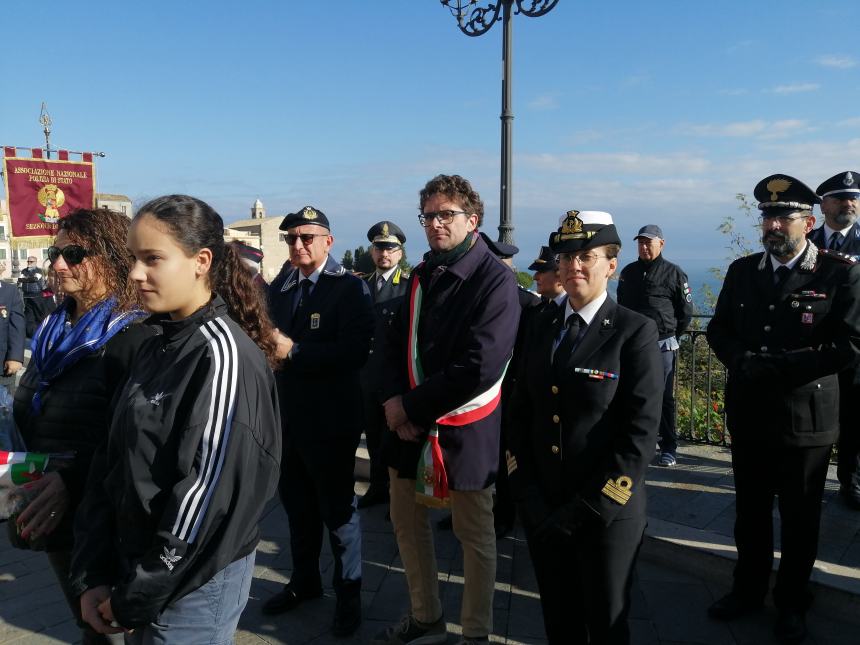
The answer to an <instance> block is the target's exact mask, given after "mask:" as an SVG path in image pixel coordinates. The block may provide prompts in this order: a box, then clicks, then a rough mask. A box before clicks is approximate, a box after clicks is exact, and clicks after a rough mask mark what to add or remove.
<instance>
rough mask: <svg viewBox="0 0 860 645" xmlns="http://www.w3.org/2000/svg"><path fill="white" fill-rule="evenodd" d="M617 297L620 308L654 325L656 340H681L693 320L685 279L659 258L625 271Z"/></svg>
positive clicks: (640, 261)
mask: <svg viewBox="0 0 860 645" xmlns="http://www.w3.org/2000/svg"><path fill="white" fill-rule="evenodd" d="M616 295H617V296H618V304H619V305H621V306H622V307H627V308H628V309H632V310H633V311H638V312H639V313H640V314H643V315H645V316H648V317H649V318H650V319H651V320H653V321H654V322H655V323H657V334H658V337H659V340H663V339H664V338H669V337H670V336H675V337H678V336H680V335H681V334H683V333H684V331H685V330H686V329H687V327H688V326H689V324H690V321H691V320H692V319H693V296H692V294H691V293H690V285H689V284H688V283H687V276H686V274H685V273H684V272H683V271H682V270H681V268H680V267H679V266H678V265H677V264H672V263H671V262H669V261H668V260H666V259H664V258H663V256H662V254H661V255H658V256H657V258H656V259H655V260H653V261H652V262H643V261H642V260H636V261H635V262H631V263H630V264H628V265H627V266H626V267H624V269H622V271H621V275H620V276H619V277H618V291H617V293H616Z"/></svg>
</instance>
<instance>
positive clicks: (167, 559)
mask: <svg viewBox="0 0 860 645" xmlns="http://www.w3.org/2000/svg"><path fill="white" fill-rule="evenodd" d="M158 557H159V558H161V561H162V562H163V563H164V564H165V565H166V566H167V568H168V570H170V571H173V567H174V566H176V563H177V562H179V561H180V560H181V559H182V556H181V555H176V548H173V549H168V548H167V547H164V554H163V555H160V556H158Z"/></svg>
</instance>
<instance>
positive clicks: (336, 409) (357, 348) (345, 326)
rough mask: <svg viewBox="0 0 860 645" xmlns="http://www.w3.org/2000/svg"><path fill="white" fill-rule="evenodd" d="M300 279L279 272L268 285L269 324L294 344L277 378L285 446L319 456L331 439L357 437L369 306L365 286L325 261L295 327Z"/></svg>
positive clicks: (369, 333)
mask: <svg viewBox="0 0 860 645" xmlns="http://www.w3.org/2000/svg"><path fill="white" fill-rule="evenodd" d="M298 278H299V270H298V269H296V268H292V267H290V266H289V265H285V266H284V269H283V270H282V271H281V273H280V275H278V277H276V278H275V279H274V280H273V281H272V284H270V285H269V310H270V312H271V315H272V320H273V321H274V323H275V325H276V326H277V327H278V328H279V329H280V330H281V331H282V332H283V333H285V334H286V335H287V336H289V337H290V338H291V339H292V340H293V341H294V342H295V346H294V347H293V351H292V354H291V357H290V358H289V359H288V360H286V361H284V363H283V366H282V368H281V369H279V370H278V372H277V374H276V376H277V380H278V388H279V389H278V392H279V393H280V395H281V400H282V401H283V407H282V408H281V414H282V415H283V417H284V418H283V422H284V442H285V447H286V448H290V447H291V446H293V445H301V446H302V447H303V449H304V450H305V451H308V450H310V451H312V452H314V453H320V454H323V455H324V454H325V453H326V450H327V447H326V443H327V442H328V441H329V440H330V439H334V438H350V439H355V440H356V441H357V440H358V438H359V436H360V435H361V429H362V426H363V425H364V424H363V420H362V419H363V417H362V403H361V387H360V384H359V383H360V380H359V370H360V369H361V367H362V365H364V363H365V362H366V361H367V355H368V352H369V350H370V339H371V336H372V335H373V325H374V320H373V303H372V302H371V299H370V292H369V291H368V288H367V285H366V284H365V283H364V282H363V281H362V280H361V279H360V278H357V277H355V276H354V275H352V274H350V273H348V272H347V271H346V270H345V269H344V268H343V267H342V266H340V265H339V264H338V263H337V262H335V261H334V259H332V257H331V256H329V258H328V260H327V261H326V264H325V267H324V268H323V271H322V273H321V274H320V277H319V281H318V282H317V284H316V286H315V287H314V289H313V291H311V293H310V296H309V298H308V303H307V306H305V307H304V315H303V316H301V315H300V316H299V318H300V319H298V320H297V319H296V316H294V312H293V301H294V298H295V292H296V289H297V285H298V282H299V280H298ZM296 313H298V312H296ZM294 401H295V402H296V405H291V403H292V402H294ZM308 454H309V453H308Z"/></svg>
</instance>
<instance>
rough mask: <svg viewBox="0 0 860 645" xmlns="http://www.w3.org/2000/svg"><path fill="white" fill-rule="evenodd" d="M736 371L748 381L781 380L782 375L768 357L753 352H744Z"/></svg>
mask: <svg viewBox="0 0 860 645" xmlns="http://www.w3.org/2000/svg"><path fill="white" fill-rule="evenodd" d="M738 371H739V375H740V377H741V378H742V379H743V380H745V381H748V382H750V383H764V382H767V381H770V382H781V380H782V377H783V375H782V373H781V372H780V370H779V369H777V367H776V366H775V365H774V364H773V361H771V360H770V358H769V357H764V356H762V355H760V354H755V353H753V352H744V355H743V358H742V359H741V360H740V364H739V370H738Z"/></svg>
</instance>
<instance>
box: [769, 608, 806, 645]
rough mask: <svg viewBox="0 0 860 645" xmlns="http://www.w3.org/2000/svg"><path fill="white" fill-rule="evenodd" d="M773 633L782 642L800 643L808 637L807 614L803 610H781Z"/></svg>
mask: <svg viewBox="0 0 860 645" xmlns="http://www.w3.org/2000/svg"><path fill="white" fill-rule="evenodd" d="M773 633H774V634H775V635H776V637H777V638H778V639H779V640H780V642H782V643H800V642H801V641H802V640H803V639H804V638H806V615H805V614H804V613H803V612H801V611H789V610H785V609H782V610H780V612H779V615H777V617H776V625H774V628H773Z"/></svg>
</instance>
